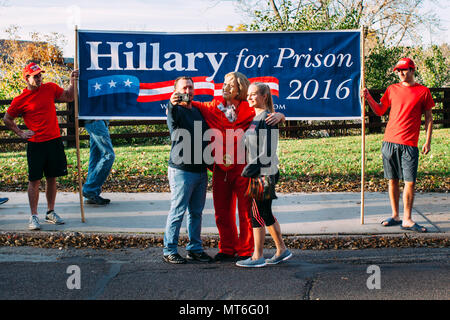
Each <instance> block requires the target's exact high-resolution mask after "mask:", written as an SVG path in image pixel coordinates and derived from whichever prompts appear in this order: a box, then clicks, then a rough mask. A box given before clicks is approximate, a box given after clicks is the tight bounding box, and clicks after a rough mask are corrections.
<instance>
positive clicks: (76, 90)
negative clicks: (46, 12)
mask: <svg viewBox="0 0 450 320" xmlns="http://www.w3.org/2000/svg"><path fill="white" fill-rule="evenodd" d="M74 69H75V70H76V69H78V26H75V60H74ZM74 92H75V97H74V98H75V144H76V148H77V167H78V191H79V194H80V210H81V222H83V223H84V222H86V220H85V219H84V205H83V192H82V188H83V184H82V182H81V159H80V133H79V126H78V81H75V83H74Z"/></svg>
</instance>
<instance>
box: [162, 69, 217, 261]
mask: <svg viewBox="0 0 450 320" xmlns="http://www.w3.org/2000/svg"><path fill="white" fill-rule="evenodd" d="M175 92H176V93H175V94H173V95H172V97H171V99H170V102H169V104H168V109H167V126H168V127H169V131H170V135H171V140H172V147H171V150H170V159H169V168H168V178H169V184H170V191H171V203H170V211H169V214H168V216H167V222H166V229H165V232H164V249H163V254H164V257H163V259H164V261H166V262H168V263H174V264H182V263H186V259H187V260H191V261H200V262H209V261H211V257H210V256H208V255H207V254H206V253H205V252H204V251H203V247H202V240H201V237H200V233H201V224H202V212H203V208H204V206H205V200H206V187H207V185H208V175H207V172H206V170H207V167H206V164H205V162H204V160H203V156H202V155H203V150H204V148H205V147H206V145H207V142H204V141H203V139H202V137H203V134H204V132H205V131H206V130H207V129H208V126H207V124H206V122H205V121H204V119H203V117H202V115H201V114H200V111H199V110H198V109H197V108H192V106H191V102H192V99H193V97H194V82H193V80H192V79H191V78H190V77H179V78H177V79H176V80H175ZM196 134H197V135H198V134H201V137H196V136H195V135H196ZM200 152H201V154H200V156H199V153H200ZM186 210H188V211H189V215H188V218H187V219H188V220H187V232H188V236H189V243H188V244H187V246H186V251H187V255H186V259H185V258H183V257H182V256H180V255H179V254H178V251H177V246H178V237H179V233H180V228H181V223H182V221H183V217H184V213H185V212H186Z"/></svg>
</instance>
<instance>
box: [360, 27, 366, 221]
mask: <svg viewBox="0 0 450 320" xmlns="http://www.w3.org/2000/svg"><path fill="white" fill-rule="evenodd" d="M364 42H365V39H364V26H362V28H361V88H365V86H366V84H365V67H364ZM360 96H361V95H360ZM361 102H362V103H361V118H362V121H361V224H364V184H365V169H366V99H364V97H362V101H361Z"/></svg>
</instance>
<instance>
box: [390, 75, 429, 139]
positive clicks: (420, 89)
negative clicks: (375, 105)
mask: <svg viewBox="0 0 450 320" xmlns="http://www.w3.org/2000/svg"><path fill="white" fill-rule="evenodd" d="M381 105H382V106H383V110H387V108H389V107H391V111H390V113H389V121H388V124H387V126H386V131H385V132H384V141H387V142H392V143H397V144H404V145H407V146H412V147H417V142H418V141H419V133H420V123H421V119H422V113H424V112H425V111H426V110H430V109H431V108H433V106H434V101H433V98H432V97H431V92H430V90H429V89H428V88H427V87H425V86H422V85H420V84H415V85H413V86H411V87H407V86H404V85H402V84H401V83H396V84H393V85H390V86H389V87H388V88H387V90H386V92H385V93H384V95H383V97H382V98H381ZM383 113H384V112H383Z"/></svg>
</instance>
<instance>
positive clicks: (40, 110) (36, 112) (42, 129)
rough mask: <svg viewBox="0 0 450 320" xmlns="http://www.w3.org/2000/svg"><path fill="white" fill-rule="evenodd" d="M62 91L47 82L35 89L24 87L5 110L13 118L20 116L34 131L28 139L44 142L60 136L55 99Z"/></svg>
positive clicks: (55, 85)
mask: <svg viewBox="0 0 450 320" xmlns="http://www.w3.org/2000/svg"><path fill="white" fill-rule="evenodd" d="M63 91H64V89H63V88H61V87H60V86H58V85H57V84H55V83H52V82H47V83H43V84H41V85H40V86H39V88H37V89H36V90H28V89H27V88H25V89H23V92H22V93H21V94H20V95H19V96H17V97H15V98H14V99H13V101H12V102H11V105H10V106H9V108H8V110H7V111H6V112H8V114H9V115H10V116H11V117H13V118H17V117H20V116H21V117H22V118H23V120H24V122H25V125H26V126H27V128H28V129H29V130H32V131H34V132H35V134H34V135H33V136H32V137H31V138H30V139H28V141H31V142H44V141H49V140H52V139H56V138H59V137H60V136H61V133H60V131H59V125H58V118H57V117H56V108H55V100H56V99H58V98H59V97H60V96H61V94H62V93H63Z"/></svg>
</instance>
